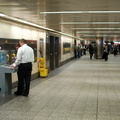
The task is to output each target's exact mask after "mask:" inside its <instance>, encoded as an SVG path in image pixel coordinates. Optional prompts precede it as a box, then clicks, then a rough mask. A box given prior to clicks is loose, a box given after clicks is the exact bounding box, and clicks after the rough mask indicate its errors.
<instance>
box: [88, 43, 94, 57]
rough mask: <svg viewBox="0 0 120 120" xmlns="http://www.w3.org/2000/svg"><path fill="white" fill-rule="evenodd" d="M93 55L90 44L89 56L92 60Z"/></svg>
mask: <svg viewBox="0 0 120 120" xmlns="http://www.w3.org/2000/svg"><path fill="white" fill-rule="evenodd" d="M93 53H94V48H93V46H92V45H91V44H89V54H90V59H92V57H93Z"/></svg>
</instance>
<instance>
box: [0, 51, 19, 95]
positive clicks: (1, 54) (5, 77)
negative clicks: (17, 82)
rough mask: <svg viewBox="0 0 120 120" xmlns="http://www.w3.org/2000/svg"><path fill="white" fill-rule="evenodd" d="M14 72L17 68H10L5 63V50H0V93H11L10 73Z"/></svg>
mask: <svg viewBox="0 0 120 120" xmlns="http://www.w3.org/2000/svg"><path fill="white" fill-rule="evenodd" d="M14 72H17V69H10V67H9V66H8V65H7V64H6V51H4V50H0V95H2V96H6V95H10V94H11V90H12V79H11V73H14Z"/></svg>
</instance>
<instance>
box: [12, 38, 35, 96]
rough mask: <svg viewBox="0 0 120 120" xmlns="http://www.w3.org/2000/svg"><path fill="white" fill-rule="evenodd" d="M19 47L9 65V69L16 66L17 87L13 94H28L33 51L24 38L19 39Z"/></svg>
mask: <svg viewBox="0 0 120 120" xmlns="http://www.w3.org/2000/svg"><path fill="white" fill-rule="evenodd" d="M19 44H20V46H21V47H20V48H19V49H18V52H17V58H16V60H15V62H14V63H13V64H12V65H11V69H14V68H15V67H17V66H19V68H18V88H17V91H16V92H15V93H14V94H15V95H17V96H18V95H23V96H28V94H29V89H30V80H31V71H32V64H33V63H34V51H33V49H32V48H31V47H30V46H28V45H27V44H26V40H24V39H22V40H20V41H19Z"/></svg>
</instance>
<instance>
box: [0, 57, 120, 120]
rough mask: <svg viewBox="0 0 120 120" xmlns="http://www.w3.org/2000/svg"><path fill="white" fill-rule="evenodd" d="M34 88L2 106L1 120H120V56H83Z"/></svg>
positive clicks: (0, 107)
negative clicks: (27, 94)
mask: <svg viewBox="0 0 120 120" xmlns="http://www.w3.org/2000/svg"><path fill="white" fill-rule="evenodd" d="M41 81H42V82H41ZM35 83H37V84H35ZM31 86H33V87H31V90H30V95H29V97H23V96H19V97H14V95H11V96H12V97H11V100H8V102H6V103H4V104H2V105H1V106H0V120H120V55H118V56H116V57H114V56H113V55H109V60H108V61H104V60H102V59H97V60H96V59H92V60H90V59H89V56H88V55H86V56H83V57H82V58H80V59H76V60H73V61H71V62H69V63H67V64H66V65H64V66H62V67H60V68H58V69H56V70H54V71H53V72H51V73H50V75H49V77H48V78H40V79H37V80H35V81H33V82H31ZM3 99H4V98H3ZM9 99H10V98H9ZM4 100H5V99H4Z"/></svg>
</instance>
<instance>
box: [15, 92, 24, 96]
mask: <svg viewBox="0 0 120 120" xmlns="http://www.w3.org/2000/svg"><path fill="white" fill-rule="evenodd" d="M14 95H16V96H20V95H22V94H20V93H18V92H14Z"/></svg>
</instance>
